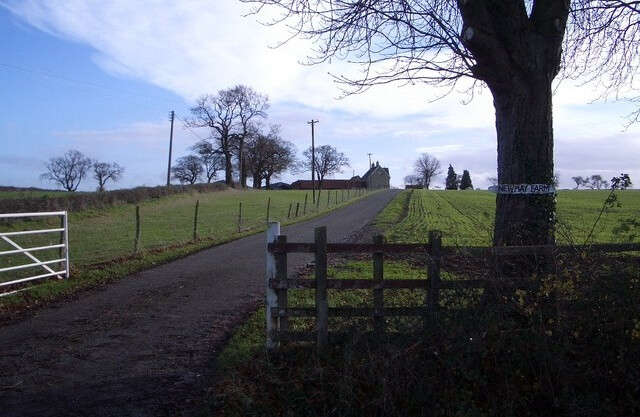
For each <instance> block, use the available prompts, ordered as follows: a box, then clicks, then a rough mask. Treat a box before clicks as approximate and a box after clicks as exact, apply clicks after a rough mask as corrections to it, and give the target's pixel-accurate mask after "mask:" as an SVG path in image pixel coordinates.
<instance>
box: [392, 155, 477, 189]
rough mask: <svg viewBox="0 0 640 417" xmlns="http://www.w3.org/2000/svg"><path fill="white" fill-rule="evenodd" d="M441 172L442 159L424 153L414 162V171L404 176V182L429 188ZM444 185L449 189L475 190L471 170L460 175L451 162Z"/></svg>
mask: <svg viewBox="0 0 640 417" xmlns="http://www.w3.org/2000/svg"><path fill="white" fill-rule="evenodd" d="M440 174H442V170H441V165H440V161H438V159H437V158H436V157H434V156H431V155H429V154H427V153H423V154H422V155H420V157H419V158H418V159H417V160H416V161H415V163H414V173H413V174H411V175H407V176H406V177H404V182H405V184H407V185H408V186H412V187H420V188H426V189H429V187H430V186H431V183H432V180H433V178H435V177H437V176H438V175H440ZM444 185H445V189H447V190H458V189H460V190H473V184H472V183H471V175H470V174H469V171H468V170H466V169H465V170H464V171H463V172H462V175H458V174H456V171H455V170H454V169H453V166H452V165H451V164H449V168H448V170H447V177H446V178H445V181H444Z"/></svg>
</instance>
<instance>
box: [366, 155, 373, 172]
mask: <svg viewBox="0 0 640 417" xmlns="http://www.w3.org/2000/svg"><path fill="white" fill-rule="evenodd" d="M367 155H369V168H371V155H373V154H372V153H368V154H367Z"/></svg>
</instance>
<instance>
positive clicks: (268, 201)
mask: <svg viewBox="0 0 640 417" xmlns="http://www.w3.org/2000/svg"><path fill="white" fill-rule="evenodd" d="M270 210H271V197H269V199H268V200H267V223H269V218H270V217H271V216H270V215H269V212H270Z"/></svg>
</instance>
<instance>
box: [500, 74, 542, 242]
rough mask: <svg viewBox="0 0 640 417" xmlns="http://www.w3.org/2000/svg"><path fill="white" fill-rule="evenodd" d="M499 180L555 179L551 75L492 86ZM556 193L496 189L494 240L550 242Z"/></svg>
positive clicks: (530, 181)
mask: <svg viewBox="0 0 640 417" xmlns="http://www.w3.org/2000/svg"><path fill="white" fill-rule="evenodd" d="M493 97H494V105H495V109H496V131H497V142H498V183H499V184H553V120H552V119H553V117H552V96H551V78H547V79H545V78H544V77H541V78H538V79H530V80H528V82H526V83H525V82H523V81H522V80H520V81H519V82H518V83H513V85H512V88H511V89H509V90H508V91H505V90H501V91H493ZM554 224H555V196H554V194H541V195H534V194H497V197H496V217H495V228H494V245H495V246H511V245H537V244H553V243H554Z"/></svg>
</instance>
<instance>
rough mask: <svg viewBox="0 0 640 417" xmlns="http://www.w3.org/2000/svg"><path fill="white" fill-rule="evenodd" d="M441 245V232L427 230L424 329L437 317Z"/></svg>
mask: <svg viewBox="0 0 640 417" xmlns="http://www.w3.org/2000/svg"><path fill="white" fill-rule="evenodd" d="M441 247H442V233H441V232H440V231H438V230H431V231H429V250H430V252H429V263H428V267H427V274H428V279H429V289H428V290H427V297H426V303H427V305H426V310H427V312H426V316H425V318H424V323H423V325H424V327H425V330H426V329H427V328H428V326H429V323H430V322H434V321H435V320H436V319H437V313H438V309H439V302H440V248H441Z"/></svg>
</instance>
